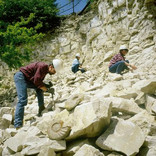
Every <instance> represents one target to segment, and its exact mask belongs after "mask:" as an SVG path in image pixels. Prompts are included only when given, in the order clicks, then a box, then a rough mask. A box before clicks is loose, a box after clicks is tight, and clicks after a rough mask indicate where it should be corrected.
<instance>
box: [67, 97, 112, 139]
mask: <svg viewBox="0 0 156 156" xmlns="http://www.w3.org/2000/svg"><path fill="white" fill-rule="evenodd" d="M110 117H111V102H104V101H103V100H100V99H94V100H93V101H92V102H90V103H85V104H82V105H80V106H77V107H76V108H75V110H74V112H73V114H72V115H71V116H70V118H72V123H71V132H70V135H69V136H68V137H67V138H66V139H67V140H71V139H72V140H73V139H75V138H78V137H80V136H86V137H95V136H97V135H98V134H100V133H101V131H102V130H103V129H104V128H105V127H106V126H107V125H108V124H109V122H110Z"/></svg>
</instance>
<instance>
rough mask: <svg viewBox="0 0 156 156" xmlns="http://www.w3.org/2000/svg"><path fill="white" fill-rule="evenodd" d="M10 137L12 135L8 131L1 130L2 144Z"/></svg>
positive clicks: (0, 140)
mask: <svg viewBox="0 0 156 156" xmlns="http://www.w3.org/2000/svg"><path fill="white" fill-rule="evenodd" d="M10 137H11V135H10V134H9V133H8V132H7V131H5V130H0V144H3V143H4V142H5V141H6V140H7V139H9V138H10Z"/></svg>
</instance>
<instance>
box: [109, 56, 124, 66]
mask: <svg viewBox="0 0 156 156" xmlns="http://www.w3.org/2000/svg"><path fill="white" fill-rule="evenodd" d="M119 61H125V57H124V56H123V55H121V53H118V54H116V55H115V56H114V57H113V58H112V59H111V60H110V63H109V67H111V66H112V65H113V64H115V63H116V62H119Z"/></svg>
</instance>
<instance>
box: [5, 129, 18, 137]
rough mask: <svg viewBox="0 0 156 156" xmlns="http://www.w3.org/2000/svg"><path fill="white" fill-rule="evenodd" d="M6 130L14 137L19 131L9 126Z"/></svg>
mask: <svg viewBox="0 0 156 156" xmlns="http://www.w3.org/2000/svg"><path fill="white" fill-rule="evenodd" d="M6 132H7V133H9V134H10V135H11V136H12V137H13V136H15V135H16V134H17V131H16V129H15V128H7V129H6Z"/></svg>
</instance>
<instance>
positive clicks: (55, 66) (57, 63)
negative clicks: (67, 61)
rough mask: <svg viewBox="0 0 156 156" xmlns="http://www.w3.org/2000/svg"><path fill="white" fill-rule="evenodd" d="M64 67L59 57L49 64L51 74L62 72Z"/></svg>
mask: <svg viewBox="0 0 156 156" xmlns="http://www.w3.org/2000/svg"><path fill="white" fill-rule="evenodd" d="M62 69H63V62H62V61H61V60H59V59H54V60H53V61H52V63H51V64H49V74H50V75H53V74H55V73H58V72H60V71H61V70H62Z"/></svg>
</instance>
